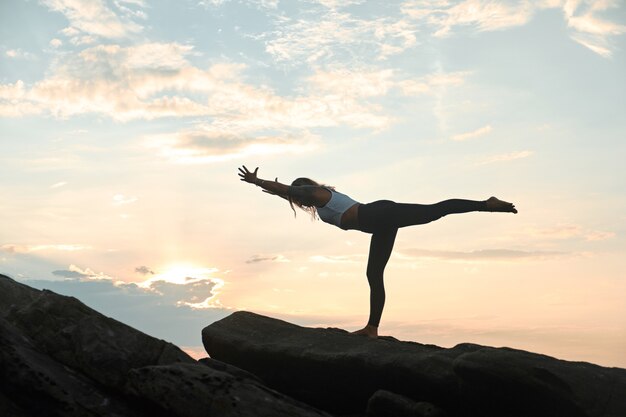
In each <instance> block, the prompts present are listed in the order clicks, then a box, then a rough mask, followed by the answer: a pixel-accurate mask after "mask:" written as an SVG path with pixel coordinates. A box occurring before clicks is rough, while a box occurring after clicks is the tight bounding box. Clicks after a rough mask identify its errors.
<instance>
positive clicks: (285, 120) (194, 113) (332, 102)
mask: <svg viewBox="0 0 626 417" xmlns="http://www.w3.org/2000/svg"><path fill="white" fill-rule="evenodd" d="M193 53H194V52H193V48H192V47H191V46H189V45H181V44H178V43H146V44H141V45H135V46H128V47H122V46H119V45H113V44H110V45H98V46H94V47H90V48H86V49H84V50H82V51H80V52H77V53H69V54H67V55H65V56H64V59H63V61H62V62H59V63H58V64H57V65H56V66H53V68H52V70H51V72H50V74H49V75H48V77H47V78H45V79H43V80H41V81H39V82H36V83H34V84H33V85H32V86H30V87H29V88H27V87H26V86H25V85H24V83H23V82H22V81H18V82H16V83H14V84H0V115H3V116H9V117H14V116H20V115H27V114H51V115H53V116H55V117H58V118H68V117H71V116H75V115H81V114H90V113H91V114H101V115H106V116H109V117H111V118H112V119H114V120H118V121H129V120H133V119H154V118H160V117H199V116H202V117H203V118H204V119H205V120H209V121H208V122H206V123H207V126H209V128H205V129H204V130H207V129H208V130H211V132H208V133H207V134H216V132H217V133H218V134H226V133H227V132H229V133H232V132H235V133H240V132H251V131H259V130H263V129H271V130H278V129H282V130H285V129H288V130H295V131H297V132H298V133H297V134H298V135H300V133H301V132H302V131H303V130H306V129H309V128H313V127H329V126H339V125H347V126H351V127H357V128H374V129H381V128H384V127H386V126H387V125H388V124H389V121H390V118H389V117H387V116H385V115H381V114H380V112H381V109H380V107H379V106H376V105H373V104H371V103H367V102H364V101H363V100H358V99H357V97H353V98H348V99H346V97H344V96H338V95H335V94H322V93H321V92H317V91H311V92H310V93H309V94H308V95H303V94H300V95H295V96H287V97H284V96H280V95H277V94H276V93H275V92H274V91H273V90H272V89H270V88H269V87H267V86H261V87H255V86H253V85H250V84H247V83H245V82H243V81H242V80H243V79H244V75H243V74H242V72H243V70H244V69H245V66H243V65H240V64H232V63H220V64H214V65H212V66H210V67H209V68H208V69H201V68H198V67H196V66H194V65H192V64H191V63H190V62H189V60H188V57H189V56H190V55H193ZM205 133H206V132H205ZM187 136H188V138H187V139H185V140H192V139H193V138H189V134H187ZM207 140H208V139H207Z"/></svg>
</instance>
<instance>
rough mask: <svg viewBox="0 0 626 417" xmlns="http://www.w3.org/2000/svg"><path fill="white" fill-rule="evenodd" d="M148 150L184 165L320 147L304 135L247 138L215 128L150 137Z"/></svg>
mask: <svg viewBox="0 0 626 417" xmlns="http://www.w3.org/2000/svg"><path fill="white" fill-rule="evenodd" d="M144 144H145V146H146V147H147V148H152V149H156V150H158V152H159V154H160V155H161V156H162V157H164V158H166V159H168V160H170V161H172V162H177V163H183V164H195V163H212V162H220V161H228V160H231V159H235V158H244V157H246V156H252V155H273V154H280V153H301V152H306V151H310V150H313V149H315V148H317V147H318V146H319V141H318V139H317V138H316V137H312V136H310V135H308V134H306V133H303V134H302V135H301V136H300V137H297V138H296V137H295V136H291V135H289V136H287V137H279V136H256V137H253V136H245V135H234V134H232V133H221V132H219V130H216V129H215V128H214V127H212V126H208V127H203V128H198V129H194V130H186V131H181V132H176V133H170V134H159V135H152V136H148V137H146V138H145V139H144Z"/></svg>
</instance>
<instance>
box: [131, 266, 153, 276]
mask: <svg viewBox="0 0 626 417" xmlns="http://www.w3.org/2000/svg"><path fill="white" fill-rule="evenodd" d="M135 272H137V273H139V274H141V275H154V274H155V272H154V271H153V270H152V269H150V268H148V267H147V266H143V265H142V266H138V267H137V268H135Z"/></svg>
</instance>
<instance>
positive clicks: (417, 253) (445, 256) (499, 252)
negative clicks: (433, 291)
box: [395, 249, 567, 261]
mask: <svg viewBox="0 0 626 417" xmlns="http://www.w3.org/2000/svg"><path fill="white" fill-rule="evenodd" d="M564 255H567V253H565V252H556V251H522V250H511V249H481V250H475V251H469V252H462V251H450V250H428V249H405V250H403V251H402V252H398V253H397V254H396V255H395V256H396V257H397V258H398V259H403V260H418V259H439V260H451V261H486V260H504V261H506V260H515V259H548V258H554V257H561V256H564Z"/></svg>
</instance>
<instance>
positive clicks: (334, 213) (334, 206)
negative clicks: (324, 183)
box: [316, 188, 358, 230]
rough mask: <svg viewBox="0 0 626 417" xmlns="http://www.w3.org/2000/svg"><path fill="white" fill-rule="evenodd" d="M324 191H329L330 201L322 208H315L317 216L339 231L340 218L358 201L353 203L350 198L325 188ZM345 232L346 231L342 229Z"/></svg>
mask: <svg viewBox="0 0 626 417" xmlns="http://www.w3.org/2000/svg"><path fill="white" fill-rule="evenodd" d="M326 190H328V191H330V200H328V203H326V205H325V206H324V207H317V208H316V209H317V215H318V216H320V219H322V221H324V222H326V223H330V224H333V225H335V226H337V227H339V228H341V229H343V227H341V216H343V213H345V212H346V211H347V210H348V209H349V208H350V207H352V206H353V205H355V204H358V201H354V200H353V199H351V198H350V197H348V196H347V195H345V194H342V193H340V192H337V191H335V190H331V189H329V188H326ZM344 230H347V229H344Z"/></svg>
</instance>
